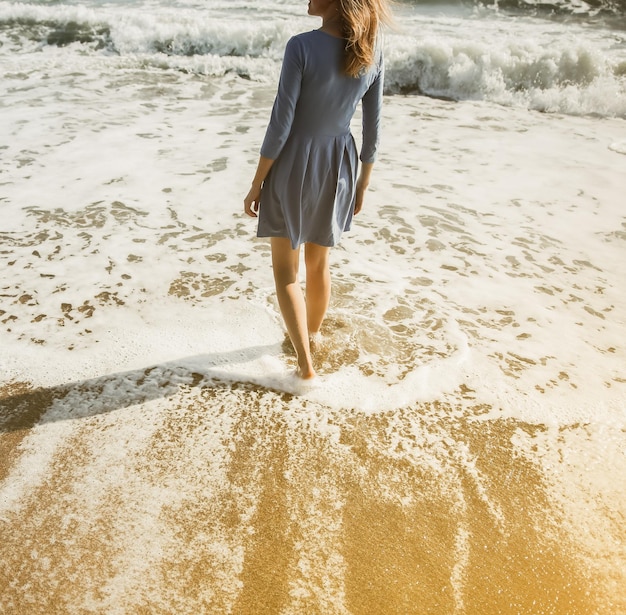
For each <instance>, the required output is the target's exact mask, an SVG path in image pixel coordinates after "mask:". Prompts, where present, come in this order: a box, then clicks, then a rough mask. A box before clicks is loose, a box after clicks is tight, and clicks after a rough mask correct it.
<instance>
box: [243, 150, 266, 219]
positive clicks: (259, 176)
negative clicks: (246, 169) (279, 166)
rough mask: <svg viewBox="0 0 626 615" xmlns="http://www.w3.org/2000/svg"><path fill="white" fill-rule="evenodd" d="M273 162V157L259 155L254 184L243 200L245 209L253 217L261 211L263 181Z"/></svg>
mask: <svg viewBox="0 0 626 615" xmlns="http://www.w3.org/2000/svg"><path fill="white" fill-rule="evenodd" d="M273 164H274V161H273V160H272V159H271V158H266V157H265V156H260V157H259V164H258V165H257V168H256V173H255V174H254V179H253V180H252V186H251V187H250V191H249V192H248V194H247V195H246V198H245V199H244V200H243V206H244V211H245V212H246V213H247V214H248V215H249V216H252V217H253V218H256V217H257V214H258V212H259V201H260V199H261V188H262V187H263V182H264V181H265V178H266V177H267V174H268V173H269V172H270V169H271V168H272V165H273Z"/></svg>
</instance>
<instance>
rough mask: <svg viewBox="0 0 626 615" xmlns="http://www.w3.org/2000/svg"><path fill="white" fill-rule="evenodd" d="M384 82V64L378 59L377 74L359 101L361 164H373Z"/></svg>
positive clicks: (377, 140)
mask: <svg viewBox="0 0 626 615" xmlns="http://www.w3.org/2000/svg"><path fill="white" fill-rule="evenodd" d="M384 80H385V63H384V59H383V57H382V54H381V57H380V63H379V69H378V74H377V75H376V77H375V79H374V81H373V82H372V85H370V87H369V89H368V90H367V92H365V95H364V96H363V99H362V101H361V106H362V111H363V114H362V115H363V145H362V147H361V156H360V158H361V162H374V161H375V160H376V151H377V149H378V143H379V140H380V115H381V110H382V106H383V82H384Z"/></svg>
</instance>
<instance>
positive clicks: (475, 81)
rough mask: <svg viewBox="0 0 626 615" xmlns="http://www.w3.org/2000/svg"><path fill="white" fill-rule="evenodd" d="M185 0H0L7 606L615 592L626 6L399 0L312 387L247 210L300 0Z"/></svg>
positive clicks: (63, 611) (179, 610) (546, 602)
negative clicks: (589, 8) (599, 9)
mask: <svg viewBox="0 0 626 615" xmlns="http://www.w3.org/2000/svg"><path fill="white" fill-rule="evenodd" d="M180 2H182V4H183V5H184V6H182V8H180V7H179V10H178V11H176V10H175V9H173V8H171V7H170V6H169V5H167V6H165V5H164V6H161V7H160V8H159V7H158V6H157V7H156V8H155V9H154V11H155V12H154V13H152V12H150V14H149V15H148V13H146V12H145V11H143V10H142V6H143V5H142V6H140V7H139V8H136V7H135V5H134V4H133V3H129V4H128V6H126V5H123V6H122V9H123V10H121V9H119V10H118V8H117V7H116V6H113V4H106V5H101V3H99V2H97V1H95V0H94V3H93V6H91V5H90V6H91V8H84V7H81V6H78V5H77V6H73V5H71V6H70V5H69V4H68V5H65V4H62V5H59V6H58V7H57V6H56V5H55V6H47V5H46V6H43V5H42V6H40V5H22V4H19V3H18V4H15V5H9V4H8V3H3V2H0V23H2V24H3V27H4V30H0V42H1V43H2V45H0V67H1V68H2V75H3V77H2V80H1V81H0V101H1V102H0V106H2V118H3V121H2V124H1V126H0V207H1V208H2V214H3V215H2V222H1V223H0V530H1V536H2V540H1V541H0V612H2V613H3V614H4V613H6V614H8V615H38V614H42V615H43V614H45V615H57V614H58V615H74V614H77V615H78V614H81V615H86V614H94V615H100V614H106V615H117V614H119V615H135V614H137V615H139V614H150V615H153V614H161V613H162V614H163V615H171V614H173V613H175V614H176V615H184V614H189V615H204V614H209V615H224V614H232V615H263V614H267V615H270V614H272V615H274V614H278V613H280V614H283V615H291V614H293V615H300V614H302V615H305V614H306V615H311V614H314V613H320V614H323V615H330V614H335V613H336V614H350V615H366V614H371V615H413V614H415V615H423V614H436V615H447V614H450V615H452V614H454V615H492V614H506V615H509V614H510V615H513V614H515V615H520V614H524V615H540V614H554V615H556V614H559V615H577V614H580V615H623V614H626V589H625V588H626V523H625V519H626V213H625V210H624V177H625V176H626V173H625V172H626V124H625V120H624V117H623V116H622V115H620V114H622V113H623V109H625V108H626V96H624V89H623V72H622V73H620V72H619V70H621V69H619V66H621V65H619V66H618V65H617V64H616V63H615V64H614V65H613V64H611V63H610V62H613V56H610V55H606V56H605V55H602V54H603V53H606V54H608V53H609V51H606V50H607V49H609V50H613V49H614V48H615V49H617V51H616V52H615V53H616V54H617V55H619V53H621V52H619V49H620V47H619V45H620V43H619V41H618V38H619V36H618V35H615V36H616V37H617V38H614V39H610V41H609V43H610V44H609V43H607V40H609V38H607V34H606V33H605V32H602V31H601V29H600V28H598V27H596V26H597V23H595V22H594V28H593V29H591V28H587V29H586V24H585V23H583V24H582V25H581V24H580V23H578V22H573V23H572V24H569V23H566V22H565V21H564V22H563V23H561V22H557V21H555V22H546V23H545V24H544V23H543V22H541V23H540V24H539V26H537V23H539V20H538V19H537V20H535V21H532V20H531V19H530V18H525V17H524V18H519V19H518V18H517V17H515V20H514V19H513V18H509V17H507V16H506V15H505V16H502V17H501V16H498V15H497V14H495V12H494V15H493V17H491V16H489V15H487V16H486V17H485V16H484V15H483V14H477V16H476V15H474V14H468V15H466V12H467V11H466V9H465V8H464V7H461V8H458V7H457V8H454V7H453V8H454V10H455V11H456V13H455V12H451V13H449V14H444V15H443V16H439V17H437V16H435V13H434V9H433V11H432V15H431V14H429V13H427V14H426V16H425V17H423V16H421V15H420V16H419V20H418V17H412V15H413V14H412V13H411V14H409V13H408V8H407V9H406V10H407V15H408V17H407V20H406V21H407V23H409V25H410V23H413V22H410V20H409V17H410V18H411V19H414V20H418V21H415V23H416V24H417V26H416V27H418V26H419V28H422V27H423V25H422V24H426V25H427V27H428V28H429V30H428V32H429V36H430V38H427V39H426V38H425V39H424V40H422V39H421V38H420V39H418V38H415V36H413V35H411V36H413V38H411V36H409V35H407V34H403V35H402V36H399V35H398V37H397V39H393V38H392V37H391V36H390V37H389V54H388V56H387V57H388V58H389V83H390V91H389V93H388V94H387V95H386V96H385V105H384V117H383V138H382V144H381V150H380V155H379V159H378V161H377V163H376V167H375V169H374V175H373V179H372V185H371V189H370V191H369V193H368V196H367V200H366V203H365V208H364V210H363V211H362V212H361V213H360V214H359V215H358V216H357V218H356V220H355V223H354V226H353V229H352V230H351V231H350V232H349V233H346V234H345V235H344V237H343V239H342V242H341V244H340V246H339V247H337V248H335V249H334V250H333V252H332V276H333V296H332V301H331V306H330V310H329V314H328V318H327V321H326V322H325V323H324V326H323V329H322V340H321V341H320V342H319V343H318V344H317V346H316V348H315V351H314V362H315V366H316V369H317V371H318V374H319V377H318V378H317V382H316V383H315V384H314V385H313V386H310V387H302V386H301V384H300V383H298V382H297V380H295V379H294V378H293V376H292V372H293V369H294V367H295V359H294V354H293V350H292V349H291V347H290V344H289V342H288V341H286V337H285V331H284V327H283V325H282V320H281V318H280V314H279V311H278V308H277V306H276V302H275V298H274V291H273V280H272V272H271V268H270V258H269V245H268V242H267V241H266V240H261V239H258V238H256V237H255V232H256V228H255V224H254V222H253V221H252V220H250V219H248V218H246V217H245V216H244V214H243V197H244V196H245V194H246V192H247V190H248V185H249V182H250V180H251V177H252V174H253V172H254V168H255V165H256V160H257V156H258V151H259V147H260V144H261V142H262V139H263V135H264V131H265V126H266V123H267V120H268V117H269V114H270V109H271V105H272V101H273V96H274V92H275V86H276V78H277V75H278V68H279V59H280V53H281V50H282V48H283V46H284V42H285V40H286V37H287V36H288V33H289V32H291V31H292V30H293V28H294V27H295V26H298V27H299V26H300V25H301V21H298V20H300V17H298V15H299V12H298V11H300V9H301V7H299V6H296V5H295V4H294V3H292V4H293V6H292V4H290V3H288V2H281V3H276V2H274V0H264V2H266V4H264V5H263V7H262V8H263V9H264V10H260V9H259V14H258V15H256V13H255V14H253V15H252V16H250V15H251V11H252V9H249V8H245V10H244V9H243V8H241V7H240V6H239V4H238V3H235V4H236V5H237V6H236V7H235V8H232V5H233V3H232V2H230V3H223V2H217V1H216V2H215V3H213V4H214V5H215V6H216V7H217V8H215V12H214V13H211V19H213V21H211V20H207V21H206V22H204V21H202V19H201V17H202V16H204V15H205V12H206V11H207V9H206V8H205V7H204V6H202V7H199V8H197V7H195V5H193V0H180ZM185 2H187V4H185ZM157 4H158V3H157ZM155 6H156V5H155ZM189 7H191V8H189ZM246 7H247V3H246ZM144 8H145V7H144ZM150 11H152V8H150ZM186 11H188V12H186ZM238 11H239V12H238ZM285 11H287V12H288V15H287V17H285V15H284V12H285ZM289 11H292V13H289ZM458 14H461V17H460V18H459V17H458ZM233 15H234V16H233ZM267 15H272V16H274V17H273V19H274V20H273V21H272V19H269V18H267V19H266V21H263V19H261V17H266V16H267ZM55 19H56V20H57V21H58V22H59V23H61V24H66V22H69V23H70V24H74V25H72V26H71V27H69V26H67V27H66V26H64V27H65V29H63V28H61V27H60V26H59V27H57V26H54V23H56V22H54V20H55ZM533 19H534V17H533ZM107 20H108V21H107ZM220 20H222V21H220ZM290 20H291V21H290ZM420 20H421V21H420ZM455 20H460V21H455ZM464 20H470V21H464ZM471 20H473V21H471ZM50 23H53V26H54V27H53V26H51V25H50ZM216 23H217V25H215V24H216ZM468 23H469V24H470V25H471V26H472V28H474V30H469V29H467V28H468V25H467V24H468ZM103 24H104V25H103ZM294 24H295V25H294ZM566 26H567V27H570V26H571V28H572V30H571V32H573V33H574V34H570V30H568V29H566ZM311 27H313V26H311ZM406 27H409V26H406ZM46 28H48V29H52V33H51V34H46V36H47V37H48V38H47V39H42V36H43V35H42V34H41V32H43V31H44V30H45V29H46ZM54 28H56V29H54ZM81 28H82V29H81ZM168 28H169V29H168ZM437 28H439V30H436V29H437ZM559 28H560V29H561V30H562V33H561V34H562V38H558V36H557V34H558V33H559V32H561V30H559ZM40 30H41V32H40ZM416 31H420V30H419V29H418V30H416ZM502 31H505V32H510V33H512V34H511V35H510V39H505V38H503V35H502ZM544 31H545V32H544ZM579 31H580V32H583V33H584V34H585V35H588V37H589V41H590V42H588V43H586V44H588V46H589V47H588V48H587V47H586V48H584V49H583V48H581V47H578V46H577V45H578V43H577V39H576V36H578V33H579ZM7 32H8V34H7ZM181 32H182V34H181ZM494 32H495V35H497V36H495V38H494V39H493V40H497V41H498V45H500V46H499V47H497V48H494V49H493V53H492V54H491V55H489V54H488V51H489V41H490V40H491V39H490V37H491V36H492V34H493V33H494ZM537 32H539V34H537ZM555 32H557V34H555ZM616 32H621V30H616ZM24 33H26V34H24ZM448 33H451V34H449V37H450V39H446V36H448ZM513 34H515V36H514V35H513ZM544 34H545V36H546V38H545V41H548V42H550V45H552V46H550V45H548V43H547V42H546V43H545V44H546V46H547V51H545V53H544V52H543V51H542V50H541V48H542V45H543V44H544V42H545V41H544V39H543V38H541V37H543V36H544ZM62 35H63V36H66V37H69V39H71V40H69V42H68V44H65V43H64V42H63V44H61V43H58V42H56V43H55V41H58V40H60V37H61V36H62ZM522 35H523V36H524V37H526V38H525V39H524V40H521V37H522ZM29 36H30V37H31V38H28V37H29ZM456 36H461V37H465V38H463V40H462V43H463V44H462V45H461V44H460V43H458V41H456V39H455V38H454V37H456ZM472 36H473V37H474V38H475V40H470V38H471V37H472ZM533 36H536V37H537V39H536V40H535V39H532V37H533ZM2 37H4V38H2ZM55 37H56V38H55ZM72 37H73V38H72ZM90 37H91V38H90ZM151 37H152V38H151ZM515 37H517V38H520V41H521V42H518V41H517V40H513V39H515ZM153 39H154V40H153ZM41 40H46V41H47V43H46V44H43V43H41V42H40V41H41ZM620 40H621V39H620ZM155 41H156V42H155ZM415 41H418V42H417V43H416V42H415ZM450 41H452V42H450ZM537 41H539V42H537ZM553 41H556V42H554V44H552V42H553ZM616 41H617V42H616ZM90 45H91V46H90ZM107 45H108V47H107ZM229 45H230V46H229ZM454 45H461V47H460V48H457V47H454ZM603 45H606V48H605V47H603ZM179 49H183V51H182V52H179ZM459 49H460V51H459ZM177 54H178V55H177ZM428 54H431V55H430V56H429V55H428ZM516 54H517V55H516ZM524 54H526V55H527V56H528V58H530V59H528V60H524V58H526V55H524ZM533 54H535V55H534V56H533ZM542 54H543V55H542ZM433 58H434V60H433ZM607 58H608V59H607ZM523 60H524V61H527V65H523ZM609 60H610V61H609ZM429 61H430V64H429ZM437 62H439V64H438V63H437ZM498 62H499V63H500V64H499V65H498ZM507 62H508V64H507ZM615 62H617V61H615ZM448 65H449V66H448ZM442 66H444V68H445V71H444V72H441V73H438V72H437V71H436V70H435V69H438V68H441V67H442ZM528 67H530V68H528ZM606 67H608V68H606ZM418 68H419V69H420V70H421V71H422V73H419V75H418V72H419V71H418ZM531 69H532V70H535V72H536V74H538V75H539V76H540V77H541V79H543V81H542V82H541V83H539V85H537V83H538V78H536V79H535V78H534V77H526V76H525V75H526V73H527V72H529V71H531ZM618 69H619V70H618ZM480 71H482V72H480ZM507 71H508V72H507ZM550 71H553V72H550ZM577 71H579V72H577ZM602 71H604V72H602ZM444 73H445V75H446V79H447V80H446V79H443V77H442V76H441V75H443V74H444ZM579 73H580V74H579ZM416 75H418V76H419V78H420V79H421V83H422V85H423V89H426V85H429V87H430V88H431V90H433V89H436V88H435V85H437V83H439V82H441V83H443V85H441V83H439V85H437V88H439V89H436V91H430V93H431V94H432V95H431V96H430V97H428V96H420V95H417V93H416V92H415V91H411V92H410V93H409V94H407V95H405V94H402V93H400V92H404V91H405V90H407V91H408V90H410V88H409V87H408V86H409V85H410V84H411V83H413V82H414V81H415V79H416V78H417V77H416ZM424 75H425V76H424ZM520 75H521V77H520ZM580 75H582V76H580ZM498 76H499V77H498ZM577 76H578V77H579V79H578V81H576V78H578V77H577ZM426 77H427V78H426ZM497 77H498V78H500V81H498V79H497ZM513 77H516V78H518V81H514V80H513ZM437 79H439V81H437ZM524 79H526V80H527V81H524ZM533 79H534V80H533ZM551 79H552V80H553V81H554V83H553V82H552V81H550V80H551ZM429 80H430V81H429ZM559 80H560V81H559ZM435 82H437V83H435ZM433 83H435V85H432V84H433ZM511 83H512V85H511ZM546 83H547V85H546ZM424 84H426V85H424ZM467 84H470V85H471V86H472V87H473V88H474V89H471V90H469V93H467V92H466V90H464V89H463V87H465V85H467ZM529 84H530V85H529ZM444 86H445V87H444ZM487 86H489V87H487ZM496 86H497V87H496ZM468 87H469V86H468ZM394 88H395V89H394ZM446 88H448V89H446ZM454 88H457V89H456V90H454V92H456V94H457V95H458V96H457V98H458V100H450V99H449V98H450V95H449V94H450V92H449V90H451V89H452V90H453V89H454ZM480 88H483V89H482V90H481V89H480ZM498 88H500V89H498ZM507 88H508V89H507ZM620 88H622V89H620ZM464 92H465V94H466V95H465V98H463V96H461V94H463V93H464ZM494 92H495V94H494ZM525 92H526V93H528V101H525V100H524V93H525ZM459 93H460V94H459ZM477 93H483V94H484V97H483V98H480V97H478V94H477ZM490 97H491V98H490ZM520 100H521V101H522V102H520ZM522 103H523V104H522ZM540 110H541V111H546V112H541V111H540ZM594 110H595V111H594ZM354 133H355V137H356V138H357V141H358V140H359V118H358V117H356V118H355V122H354Z"/></svg>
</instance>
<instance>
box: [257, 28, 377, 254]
mask: <svg viewBox="0 0 626 615" xmlns="http://www.w3.org/2000/svg"><path fill="white" fill-rule="evenodd" d="M344 47H345V41H344V40H343V39H340V38H337V37H335V36H332V35H330V34H327V33H325V32H322V31H321V30H313V31H311V32H305V33H303V34H299V35H297V36H294V37H293V38H291V39H290V40H289V42H288V43H287V47H286V49H285V56H284V59H283V65H282V71H281V75H280V81H279V85H278V93H277V95H276V99H275V101H274V106H273V109H272V115H271V119H270V122H269V125H268V127H267V132H266V134H265V139H264V140H263V145H262V147H261V155H262V156H264V157H266V158H270V159H272V160H274V164H273V165H272V168H271V169H270V172H269V174H268V176H267V178H266V179H265V182H264V183H263V188H262V191H261V199H260V206H259V224H258V230H257V236H259V237H286V238H288V239H289V240H290V241H291V246H292V248H294V249H295V248H297V247H298V246H299V245H301V244H302V243H305V242H312V243H316V244H318V245H321V246H328V247H331V246H334V245H336V244H337V243H338V242H339V238H340V237H341V233H342V232H343V231H347V230H349V229H350V224H351V222H352V215H353V212H354V203H355V196H356V193H355V184H356V179H357V168H358V158H359V156H358V154H357V149H356V145H355V142H354V138H353V137H352V134H351V133H350V121H351V120H352V117H353V115H354V112H355V111H356V107H357V105H358V103H359V101H361V103H362V115H363V144H362V148H361V154H360V159H361V161H362V162H374V160H375V158H376V149H377V146H378V139H379V127H380V111H381V107H382V95H383V94H382V93H383V76H384V65H383V58H382V52H381V51H380V50H379V51H378V58H377V61H376V63H375V65H374V66H372V67H371V68H370V69H369V70H367V71H366V72H364V73H363V74H362V75H360V76H359V77H349V76H347V75H346V74H345V73H344V72H343V66H344Z"/></svg>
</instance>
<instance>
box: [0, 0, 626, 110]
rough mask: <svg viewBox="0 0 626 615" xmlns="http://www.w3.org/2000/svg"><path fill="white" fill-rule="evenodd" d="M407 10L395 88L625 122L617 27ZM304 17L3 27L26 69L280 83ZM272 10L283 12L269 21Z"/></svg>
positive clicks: (21, 12)
mask: <svg viewBox="0 0 626 615" xmlns="http://www.w3.org/2000/svg"><path fill="white" fill-rule="evenodd" d="M400 11H401V17H400V23H401V26H400V27H399V28H398V29H397V30H392V31H390V32H389V33H388V35H387V36H386V38H385V52H386V58H387V60H386V64H387V77H386V91H387V93H390V94H392V93H398V92H412V93H424V94H428V95H430V96H437V97H448V98H452V99H458V100H467V99H470V100H474V99H475V100H490V101H495V102H497V103H500V104H504V105H516V106H523V107H527V108H531V109H536V110H540V111H547V112H559V113H566V114H574V115H588V114H595V115H601V116H616V117H626V82H625V70H624V67H625V66H626V55H625V54H624V46H623V44H620V42H619V41H622V42H623V37H622V34H621V33H620V31H619V30H618V31H613V30H611V29H610V28H609V27H607V29H601V28H593V29H592V28H589V27H587V26H586V24H585V23H584V22H583V23H566V24H559V23H549V22H543V21H541V20H534V21H533V20H530V19H527V18H522V17H511V16H507V15H505V14H500V13H493V12H491V13H484V12H480V11H478V12H476V13H475V14H474V15H469V16H468V15H467V14H466V13H464V12H463V11H460V12H459V15H455V14H454V11H452V13H450V14H445V13H444V14H436V15H433V14H432V13H431V12H428V11H426V12H425V13H423V12H421V11H419V10H417V9H415V8H411V7H406V6H404V7H402V8H401V9H400ZM302 12H303V11H302V10H301V8H299V7H298V6H297V5H296V4H295V3H282V4H280V5H279V6H274V5H270V4H268V3H265V4H263V5H260V6H259V7H258V12H256V11H254V12H250V8H249V7H244V6H235V5H233V6H231V7H230V8H229V9H228V8H226V7H224V6H222V5H215V6H213V5H212V6H210V7H207V6H203V7H202V8H200V7H198V6H194V5H193V3H192V4H191V5H186V6H183V7H175V8H174V7H168V6H163V5H161V6H158V5H157V6H152V5H151V7H150V10H144V8H142V7H141V6H130V7H129V6H125V7H123V8H121V7H117V6H114V5H111V4H104V5H101V4H99V3H97V2H94V3H92V4H88V5H85V6H83V5H67V4H61V5H52V6H48V5H39V4H23V3H7V2H0V23H6V24H8V27H7V28H6V30H5V31H4V34H3V35H2V42H3V43H4V45H5V47H4V49H5V52H4V53H6V52H7V51H8V52H16V53H19V54H20V55H21V56H22V67H21V68H20V71H22V72H26V73H28V72H29V71H30V70H33V66H40V65H39V64H38V61H39V58H38V57H37V56H38V55H39V54H38V53H36V52H39V51H41V50H43V49H46V48H48V47H50V46H57V47H61V48H62V57H63V60H62V61H63V63H64V65H67V63H71V64H72V63H76V69H77V70H79V66H81V65H82V66H81V68H80V69H82V70H88V71H90V72H92V71H97V70H98V66H99V64H98V63H97V62H96V63H94V64H93V65H92V66H85V62H84V57H83V56H84V55H85V54H87V55H94V56H103V57H105V58H108V60H109V66H110V67H112V68H114V67H115V66H119V65H120V63H125V64H127V65H130V66H136V67H145V66H152V67H155V68H159V69H161V70H167V69H175V70H183V71H189V72H194V73H196V74H201V75H207V76H222V75H224V74H227V73H229V72H234V73H235V74H238V75H240V76H242V77H245V78H246V79H253V80H260V81H274V80H275V78H276V75H277V72H278V70H279V67H280V59H281V57H282V53H283V49H284V46H285V43H286V41H287V39H288V38H289V36H290V35H292V34H293V33H296V32H299V31H302V30H306V29H308V28H310V27H313V26H314V25H315V24H314V22H313V21H312V20H310V19H307V18H306V17H304V16H303V15H302ZM268 14H271V15H274V18H273V19H266V18H264V16H266V15H268ZM11 26H12V27H13V30H12V28H11ZM469 32H471V34H468V33H469ZM511 32H514V34H513V35H512V34H511ZM616 40H617V41H618V43H617V44H615V41H616ZM25 52H29V53H31V54H33V53H36V55H35V56H33V57H32V58H31V59H32V60H33V61H34V64H33V65H32V66H30V67H29V66H26V65H24V61H25V57H24V53H25ZM100 66H101V64H100Z"/></svg>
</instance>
